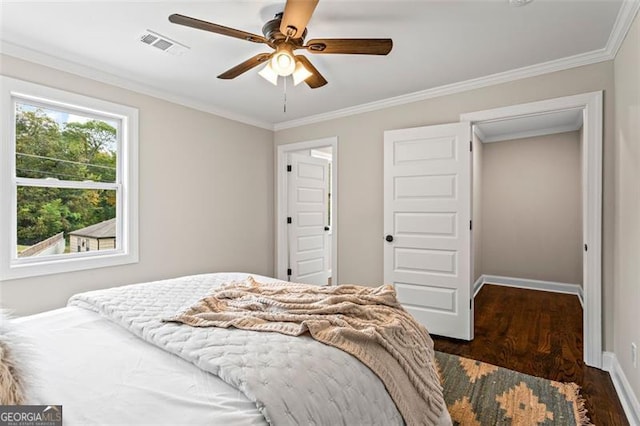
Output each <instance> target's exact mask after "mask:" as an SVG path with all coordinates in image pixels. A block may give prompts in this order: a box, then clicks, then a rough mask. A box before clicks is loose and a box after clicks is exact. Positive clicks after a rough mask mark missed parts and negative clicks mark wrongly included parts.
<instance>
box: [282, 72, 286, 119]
mask: <svg viewBox="0 0 640 426" xmlns="http://www.w3.org/2000/svg"><path fill="white" fill-rule="evenodd" d="M282 80H283V81H284V102H283V108H282V109H283V112H284V113H285V114H286V113H287V77H284V78H283V79H282Z"/></svg>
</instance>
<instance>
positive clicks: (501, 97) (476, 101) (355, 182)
mask: <svg viewBox="0 0 640 426" xmlns="http://www.w3.org/2000/svg"><path fill="white" fill-rule="evenodd" d="M596 90H604V91H605V95H604V116H605V117H604V182H603V203H604V207H603V259H604V260H603V287H604V290H603V298H604V305H603V307H604V330H605V331H604V337H605V348H608V349H611V348H612V347H613V333H612V322H611V319H612V316H613V306H612V300H613V299H612V295H613V292H612V291H613V282H612V278H613V269H612V268H613V257H612V255H613V217H614V215H613V197H614V191H613V176H614V168H613V159H614V156H613V148H614V146H613V136H614V133H613V124H614V123H613V62H611V61H608V62H602V63H599V64H594V65H589V66H584V67H579V68H573V69H570V70H566V71H560V72H555V73H551V74H546V75H542V76H538V77H532V78H527V79H522V80H518V81H513V82H509V83H504V84H500V85H495V86H490V87H485V88H482V89H477V90H471V91H467V92H462V93H457V94H454V95H449V96H443V97H439V98H433V99H427V100H424V101H420V102H415V103H411V104H406V105H400V106H395V107H391V108H387V109H384V110H378V111H372V112H368V113H363V114H359V115H354V116H349V117H345V118H338V119H334V120H330V121H325V122H321V123H315V124H310V125H306V126H301V127H296V128H292V129H284V130H280V131H277V132H276V133H275V143H276V144H285V143H292V142H299V141H305V140H312V139H319V138H323V137H330V136H337V137H338V145H339V149H338V156H339V170H338V176H339V182H338V187H339V190H338V191H339V211H338V217H339V222H338V223H339V229H338V239H339V241H338V256H339V264H338V269H339V271H338V274H339V277H340V281H341V282H342V283H362V284H368V285H372V286H373V285H379V284H380V283H382V280H383V273H382V247H383V246H382V244H383V237H384V235H383V230H382V216H383V210H382V207H383V206H382V203H383V191H382V188H383V176H382V172H383V168H382V159H383V158H382V152H383V150H382V146H383V132H384V131H385V130H390V129H402V128H407V127H417V126H427V125H431V124H441V123H451V122H457V121H459V119H460V117H459V116H460V114H461V113H465V112H472V111H480V110H485V109H490V108H496V107H501V106H507V105H513V104H518V103H524V102H532V101H537V100H542V99H549V98H555V97H559V96H567V95H574V94H578V93H586V92H592V91H596Z"/></svg>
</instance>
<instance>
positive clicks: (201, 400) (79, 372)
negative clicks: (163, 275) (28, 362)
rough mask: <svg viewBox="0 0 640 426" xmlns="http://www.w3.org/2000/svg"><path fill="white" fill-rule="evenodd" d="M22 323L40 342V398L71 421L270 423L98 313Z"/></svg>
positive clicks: (227, 390) (209, 378)
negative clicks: (59, 407) (60, 410)
mask: <svg viewBox="0 0 640 426" xmlns="http://www.w3.org/2000/svg"><path fill="white" fill-rule="evenodd" d="M16 325H17V326H18V327H19V330H20V332H21V334H22V335H23V336H24V337H25V339H26V340H27V342H29V343H31V344H33V346H34V349H35V351H34V352H35V354H34V359H33V360H32V365H33V366H34V367H35V371H33V373H34V377H38V379H37V382H36V383H35V385H36V386H34V391H35V394H36V398H37V400H38V402H39V403H42V404H61V405H62V406H63V418H64V423H65V424H66V425H83V424H86V425H144V424H148V425H205V424H206V425H266V422H265V420H264V417H263V416H262V414H260V412H259V411H258V410H257V408H256V406H255V404H254V403H253V402H251V401H249V400H248V399H247V398H246V397H245V396H244V395H243V394H242V393H241V392H240V391H238V390H236V389H234V388H233V387H231V386H229V385H228V384H226V383H224V382H223V381H222V380H220V379H219V378H217V377H216V376H214V375H212V374H210V373H207V372H205V371H202V370H200V369H199V368H198V367H196V366H195V365H193V364H191V363H189V362H187V361H185V360H183V359H181V358H179V357H177V356H175V355H173V354H171V353H169V352H166V351H164V350H162V349H160V348H157V347H155V346H153V345H150V344H148V343H146V342H144V341H143V340H141V339H139V338H138V337H136V336H134V335H133V334H132V333H130V332H128V331H127V330H125V329H123V328H122V327H120V326H119V325H117V324H114V323H112V322H111V321H109V320H107V319H105V318H102V317H100V316H99V315H98V314H96V313H93V312H90V311H87V310H84V309H80V308H75V307H66V308H62V309H57V310H54V311H49V312H45V313H43V314H38V315H33V316H30V317H25V318H20V319H17V320H16ZM80 343H82V344H80Z"/></svg>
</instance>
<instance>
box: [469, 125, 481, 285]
mask: <svg viewBox="0 0 640 426" xmlns="http://www.w3.org/2000/svg"><path fill="white" fill-rule="evenodd" d="M472 142H473V166H472V191H473V198H472V199H471V207H472V209H473V210H472V214H471V218H472V219H473V233H472V234H471V244H472V246H473V281H474V282H475V281H477V280H478V278H480V276H481V275H482V274H483V272H482V263H483V260H482V234H483V231H482V202H483V198H482V181H483V179H482V178H483V170H482V168H483V157H484V155H483V152H484V144H483V143H482V141H480V139H478V136H476V134H475V133H474V134H473V140H472Z"/></svg>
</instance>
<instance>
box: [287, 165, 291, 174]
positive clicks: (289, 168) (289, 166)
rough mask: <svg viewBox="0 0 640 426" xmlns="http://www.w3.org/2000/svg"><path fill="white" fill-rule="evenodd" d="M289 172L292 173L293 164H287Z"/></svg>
mask: <svg viewBox="0 0 640 426" xmlns="http://www.w3.org/2000/svg"><path fill="white" fill-rule="evenodd" d="M287 171H288V172H290V171H291V164H287Z"/></svg>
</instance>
